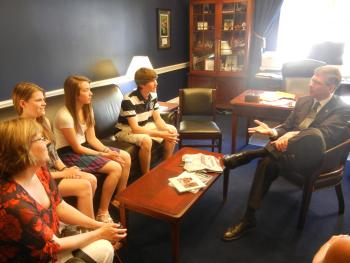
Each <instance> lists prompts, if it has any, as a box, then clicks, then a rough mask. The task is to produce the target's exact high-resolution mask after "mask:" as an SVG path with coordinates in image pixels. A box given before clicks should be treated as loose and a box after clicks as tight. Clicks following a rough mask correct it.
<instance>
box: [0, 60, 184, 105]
mask: <svg viewBox="0 0 350 263" xmlns="http://www.w3.org/2000/svg"><path fill="white" fill-rule="evenodd" d="M188 66H189V63H188V62H184V63H179V64H174V65H170V66H166V67H161V68H156V69H154V70H155V71H156V72H157V74H164V73H168V72H172V71H176V70H180V69H184V68H187V67H188ZM128 81H132V79H130V78H128V77H126V76H120V77H116V78H110V79H104V80H98V81H93V82H91V88H98V87H102V86H106V85H112V84H115V85H118V84H121V83H125V82H128ZM45 94H46V98H50V97H55V96H59V95H63V94H64V90H63V89H56V90H51V91H48V92H46V93H45ZM11 106H13V103H12V100H11V99H10V100H4V101H0V109H3V108H8V107H11Z"/></svg>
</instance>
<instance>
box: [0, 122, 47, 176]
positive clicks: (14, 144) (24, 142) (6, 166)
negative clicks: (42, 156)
mask: <svg viewBox="0 0 350 263" xmlns="http://www.w3.org/2000/svg"><path fill="white" fill-rule="evenodd" d="M42 132H43V128H42V126H41V125H40V124H39V123H38V122H37V121H35V120H33V119H13V120H7V121H3V122H1V123H0V138H1V144H0V174H1V176H3V177H6V176H11V175H14V174H16V173H18V172H21V171H23V170H24V169H26V168H27V167H29V166H30V165H33V164H35V161H34V158H33V157H32V156H30V153H29V149H30V145H31V143H32V140H33V138H34V137H35V136H36V135H37V134H40V133H42Z"/></svg>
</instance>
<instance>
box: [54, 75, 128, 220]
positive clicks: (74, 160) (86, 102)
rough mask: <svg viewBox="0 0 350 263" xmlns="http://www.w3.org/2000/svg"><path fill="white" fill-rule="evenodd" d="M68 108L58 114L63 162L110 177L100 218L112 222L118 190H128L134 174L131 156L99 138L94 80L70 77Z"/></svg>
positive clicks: (66, 88) (56, 127)
mask: <svg viewBox="0 0 350 263" xmlns="http://www.w3.org/2000/svg"><path fill="white" fill-rule="evenodd" d="M64 95H65V106H64V107H62V108H61V109H60V110H59V111H58V112H57V114H56V118H55V123H54V132H55V135H56V141H57V148H58V153H59V155H60V157H61V158H62V160H63V161H64V162H65V163H67V164H70V165H76V166H78V167H80V168H81V169H82V170H83V171H86V172H91V173H96V172H97V173H103V174H106V175H107V176H106V178H105V180H104V182H103V188H102V194H101V201H100V206H99V209H98V212H97V216H96V219H97V220H100V221H104V222H108V221H112V218H111V217H110V215H109V212H108V207H109V204H110V201H111V199H112V196H113V193H114V191H115V189H117V190H116V192H117V194H118V193H120V192H121V191H122V190H124V189H125V187H126V184H127V181H128V178H129V172H130V162H131V161H130V155H129V153H127V152H126V151H123V150H119V149H117V148H112V147H107V146H105V145H104V144H103V143H102V142H101V141H100V140H99V139H98V138H97V137H96V135H95V128H94V125H95V122H94V114H93V110H92V105H91V98H92V92H91V90H90V80H89V79H88V78H86V77H83V76H70V77H68V78H67V79H66V80H65V82H64Z"/></svg>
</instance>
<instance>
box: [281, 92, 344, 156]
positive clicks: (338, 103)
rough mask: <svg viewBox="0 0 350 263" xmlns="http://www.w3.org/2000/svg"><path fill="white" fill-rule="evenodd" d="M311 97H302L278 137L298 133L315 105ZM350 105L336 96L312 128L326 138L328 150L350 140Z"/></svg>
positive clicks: (322, 111)
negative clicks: (300, 125) (288, 133)
mask: <svg viewBox="0 0 350 263" xmlns="http://www.w3.org/2000/svg"><path fill="white" fill-rule="evenodd" d="M313 102H314V99H313V97H311V96H305V97H301V98H300V99H299V100H298V101H297V103H296V105H295V108H294V110H293V111H292V113H291V114H290V115H289V116H288V118H287V119H286V121H285V122H284V123H283V124H282V125H280V126H279V127H278V128H276V131H277V134H278V137H280V136H282V135H283V134H285V133H286V132H289V131H298V130H299V124H300V123H301V122H302V121H303V120H304V118H305V117H306V115H307V114H308V112H309V111H310V109H311V107H312V105H313ZM349 123H350V105H348V104H346V103H344V102H343V101H342V100H341V99H340V98H339V97H338V96H336V95H334V96H333V97H332V98H331V99H330V101H329V102H328V103H327V104H326V105H324V106H323V108H322V109H321V110H320V111H319V112H318V113H317V115H316V117H315V119H314V121H313V122H312V123H311V124H310V126H309V127H310V128H316V129H319V130H320V131H321V133H322V135H323V137H324V140H325V143H326V149H329V148H331V147H334V146H335V145H337V144H339V143H341V142H343V141H345V140H346V139H348V138H350V132H349Z"/></svg>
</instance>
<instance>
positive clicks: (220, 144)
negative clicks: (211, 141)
mask: <svg viewBox="0 0 350 263" xmlns="http://www.w3.org/2000/svg"><path fill="white" fill-rule="evenodd" d="M221 147H222V137H220V138H219V145H218V150H219V153H221Z"/></svg>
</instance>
